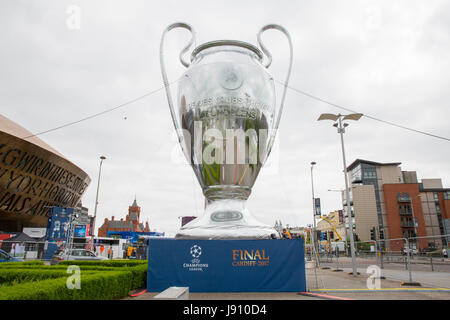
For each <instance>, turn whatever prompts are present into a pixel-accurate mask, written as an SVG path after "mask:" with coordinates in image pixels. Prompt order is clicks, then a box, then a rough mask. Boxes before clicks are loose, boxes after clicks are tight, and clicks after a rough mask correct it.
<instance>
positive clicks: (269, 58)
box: [258, 24, 294, 163]
mask: <svg viewBox="0 0 450 320" xmlns="http://www.w3.org/2000/svg"><path fill="white" fill-rule="evenodd" d="M269 29H275V30H278V31H281V32H282V33H283V34H284V35H285V36H286V38H287V40H288V43H289V67H288V71H287V75H286V80H285V81H284V90H283V95H282V96H281V101H280V107H279V108H278V109H275V110H276V111H275V112H276V115H275V127H274V129H275V130H273V132H272V134H271V136H270V140H269V144H268V150H267V156H266V159H267V157H268V156H269V154H270V152H271V151H272V145H273V143H274V141H275V136H276V132H277V130H278V125H279V124H280V119H281V113H282V111H283V106H284V99H285V97H286V91H287V86H288V82H289V78H290V76H291V70H292V59H293V55H294V50H293V46H292V40H291V36H290V35H289V32H288V31H287V30H286V29H285V28H283V27H282V26H280V25H278V24H268V25H265V26H264V27H262V28H261V30H259V32H258V45H259V47H260V48H261V50H262V51H263V52H264V54H265V55H266V57H267V62H266V64H265V65H264V67H266V68H269V67H270V65H271V64H272V55H271V54H270V52H269V50H268V49H267V48H266V46H265V45H264V44H263V42H262V40H261V35H262V34H263V32H264V31H266V30H269ZM264 162H265V159H264ZM264 162H263V163H264Z"/></svg>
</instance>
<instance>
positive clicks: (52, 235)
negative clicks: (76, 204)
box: [47, 207, 73, 241]
mask: <svg viewBox="0 0 450 320" xmlns="http://www.w3.org/2000/svg"><path fill="white" fill-rule="evenodd" d="M72 214H73V208H62V207H51V208H50V215H49V218H48V223H47V240H48V241H67V240H68V239H67V238H68V236H69V233H70V227H71V225H70V224H71V215H72Z"/></svg>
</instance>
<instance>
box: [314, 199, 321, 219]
mask: <svg viewBox="0 0 450 320" xmlns="http://www.w3.org/2000/svg"><path fill="white" fill-rule="evenodd" d="M314 207H315V209H316V216H321V215H322V214H321V212H320V198H314Z"/></svg>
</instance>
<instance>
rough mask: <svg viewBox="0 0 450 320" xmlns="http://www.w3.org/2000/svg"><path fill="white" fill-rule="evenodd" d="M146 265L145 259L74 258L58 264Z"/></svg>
mask: <svg viewBox="0 0 450 320" xmlns="http://www.w3.org/2000/svg"><path fill="white" fill-rule="evenodd" d="M144 264H145V265H147V264H148V261H147V260H126V259H123V260H102V261H89V260H75V261H69V260H64V261H61V262H60V263H59V264H58V265H78V266H103V267H134V266H137V265H144Z"/></svg>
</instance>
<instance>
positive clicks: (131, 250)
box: [127, 247, 133, 258]
mask: <svg viewBox="0 0 450 320" xmlns="http://www.w3.org/2000/svg"><path fill="white" fill-rule="evenodd" d="M132 253H133V247H128V249H127V257H128V258H130V257H131V254H132Z"/></svg>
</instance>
